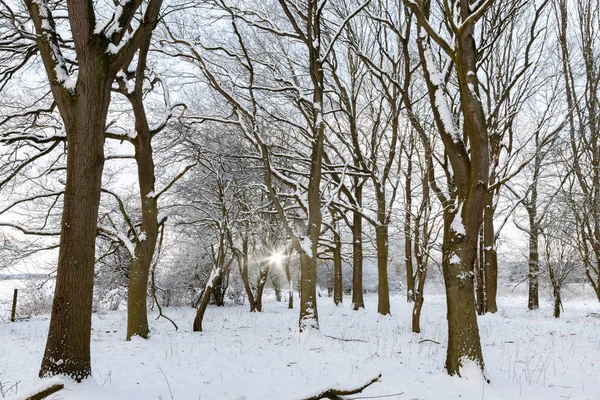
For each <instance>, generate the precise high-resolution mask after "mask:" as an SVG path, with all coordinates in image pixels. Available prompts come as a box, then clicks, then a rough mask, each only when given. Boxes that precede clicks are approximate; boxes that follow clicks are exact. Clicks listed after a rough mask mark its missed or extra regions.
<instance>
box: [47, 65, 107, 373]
mask: <svg viewBox="0 0 600 400" xmlns="http://www.w3.org/2000/svg"><path fill="white" fill-rule="evenodd" d="M84 77H85V78H87V79H86V80H84ZM79 79H80V80H82V82H79V84H78V97H77V98H76V99H75V100H74V106H73V108H74V109H73V111H72V115H66V116H64V117H63V120H64V122H65V127H66V133H67V145H68V148H69V151H68V154H67V180H66V187H65V194H64V209H63V215H62V224H61V236H60V250H59V254H58V268H57V273H56V286H55V289H54V301H53V303H52V315H51V317H50V328H49V331H48V339H47V342H46V350H45V352H44V357H43V360H42V365H41V368H40V373H39V375H40V377H45V376H52V375H61V374H64V375H68V376H70V377H71V378H73V379H75V380H76V381H78V382H80V381H82V380H83V379H85V378H87V377H89V376H90V375H91V364H90V334H91V328H92V297H93V287H94V261H95V245H96V233H97V219H98V207H99V204H100V189H101V184H102V168H103V165H104V129H105V123H106V113H107V108H108V103H109V100H110V84H109V83H107V82H106V77H105V76H103V75H102V74H101V73H99V74H93V75H92V74H80V78H79ZM83 80H84V81H83ZM92 103H93V104H98V106H96V107H90V104H92Z"/></svg>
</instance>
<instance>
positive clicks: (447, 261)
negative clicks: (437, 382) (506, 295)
mask: <svg viewBox="0 0 600 400" xmlns="http://www.w3.org/2000/svg"><path fill="white" fill-rule="evenodd" d="M460 212H461V207H459V210H458V214H456V215H455V214H451V213H446V215H444V239H443V248H442V253H443V255H442V268H443V271H444V283H445V286H446V302H447V308H448V316H447V318H448V350H447V356H446V369H447V370H448V373H449V374H450V375H455V374H458V375H460V369H461V368H462V367H463V365H464V362H465V361H466V360H471V361H474V362H476V363H477V364H478V365H479V366H480V367H481V368H483V355H482V353H481V345H480V343H481V342H480V337H479V327H478V326H477V314H476V312H475V292H474V287H473V263H474V261H475V257H477V236H478V235H476V234H475V235H472V236H474V237H471V238H467V237H466V235H465V234H463V233H462V232H460V231H461V230H462V229H464V228H460V227H462V226H463V224H462V221H460V220H459V222H458V224H454V223H453V222H454V220H455V219H456V218H460V219H462V216H461V213H460ZM462 220H463V221H464V219H462ZM469 239H470V240H469Z"/></svg>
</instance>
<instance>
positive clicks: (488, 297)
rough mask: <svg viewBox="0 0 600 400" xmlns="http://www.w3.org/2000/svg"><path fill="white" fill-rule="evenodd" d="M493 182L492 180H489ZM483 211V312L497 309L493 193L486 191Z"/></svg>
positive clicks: (496, 258)
mask: <svg viewBox="0 0 600 400" xmlns="http://www.w3.org/2000/svg"><path fill="white" fill-rule="evenodd" d="M491 183H493V181H492V182H491ZM485 197H486V202H485V203H486V204H485V208H484V212H483V246H484V247H483V257H484V271H485V274H484V275H485V312H491V313H495V312H496V311H498V306H497V304H496V293H497V291H498V253H497V252H496V243H495V242H496V240H495V237H494V236H495V235H494V234H495V232H494V204H493V203H494V193H493V192H491V191H489V190H488V191H487V193H486V195H485Z"/></svg>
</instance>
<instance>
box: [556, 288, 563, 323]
mask: <svg viewBox="0 0 600 400" xmlns="http://www.w3.org/2000/svg"><path fill="white" fill-rule="evenodd" d="M561 304H562V302H561V299H560V288H558V287H557V288H554V318H560V306H561Z"/></svg>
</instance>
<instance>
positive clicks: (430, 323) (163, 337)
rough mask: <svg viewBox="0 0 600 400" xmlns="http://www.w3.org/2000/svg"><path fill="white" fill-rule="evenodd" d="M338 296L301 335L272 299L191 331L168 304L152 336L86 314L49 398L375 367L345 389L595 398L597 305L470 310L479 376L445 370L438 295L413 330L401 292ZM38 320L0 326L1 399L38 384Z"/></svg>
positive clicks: (205, 387)
mask: <svg viewBox="0 0 600 400" xmlns="http://www.w3.org/2000/svg"><path fill="white" fill-rule="evenodd" d="M295 300H296V301H297V299H295ZM344 300H345V301H346V303H345V304H344V306H343V307H335V306H334V305H333V304H332V302H331V299H330V298H321V299H320V303H319V319H320V324H321V333H311V334H309V335H307V336H305V335H303V336H302V337H299V335H298V329H297V318H298V310H297V308H296V309H294V310H288V309H287V304H286V303H277V302H274V301H269V302H266V304H265V305H264V312H262V313H252V314H251V313H249V312H248V309H247V306H227V307H223V308H221V309H217V308H216V307H214V306H210V307H209V309H208V311H207V313H206V317H205V321H204V329H205V330H204V332H202V333H194V332H191V326H192V320H193V317H194V311H195V310H193V309H191V308H167V309H165V313H166V314H167V315H168V316H169V317H171V318H173V319H174V320H175V321H176V322H177V324H178V325H179V330H178V331H175V329H174V328H173V326H172V325H171V323H169V322H168V321H167V320H165V319H162V318H161V319H159V320H155V319H154V316H156V314H155V313H153V317H152V318H151V326H152V337H151V338H150V339H149V340H142V339H135V340H132V341H130V342H127V341H125V340H124V337H125V325H126V314H125V312H123V311H116V312H107V313H97V314H94V316H93V332H92V365H93V379H89V380H88V381H87V382H85V383H83V384H75V383H73V382H70V381H68V380H64V382H65V389H64V390H62V391H60V392H58V393H57V394H55V395H54V396H51V397H50V399H64V400H75V399H76V400H92V399H93V400H96V399H111V400H114V399H127V400H138V399H139V400H152V399H161V400H225V399H228V400H234V399H235V400H242V399H244V400H295V399H302V398H305V397H307V396H308V395H310V394H313V393H315V392H316V391H318V390H319V389H321V388H323V389H325V388H328V387H331V386H335V385H341V387H356V386H358V385H360V384H361V383H362V382H364V381H367V380H369V379H370V378H372V377H374V376H376V375H377V374H379V373H381V374H382V377H381V379H380V382H376V383H374V384H373V385H371V386H370V387H369V388H367V389H366V390H365V391H364V392H363V393H361V394H358V395H354V396H349V397H348V398H349V399H350V398H351V399H375V398H377V399H386V400H395V399H399V400H400V399H432V400H438V399H459V398H460V399H464V400H475V399H477V400H480V399H516V398H523V399H543V400H549V399H578V400H579V399H580V400H583V399H600V318H599V317H600V315H599V314H598V311H599V305H598V303H597V302H594V301H577V302H574V301H571V302H566V303H565V307H564V308H565V311H564V314H563V316H562V317H561V318H560V319H558V320H557V319H554V318H553V317H552V310H551V307H550V305H549V304H546V303H545V304H543V306H542V308H541V309H540V310H538V311H535V312H527V311H526V308H525V304H526V299H525V298H522V297H512V298H509V297H502V298H500V299H499V308H500V311H499V312H498V313H497V314H495V315H485V316H483V317H480V318H479V328H480V332H481V338H482V344H483V353H484V357H485V362H486V372H487V376H488V377H489V379H490V380H491V383H490V384H488V383H486V382H485V381H484V380H483V378H482V376H481V374H480V373H479V372H478V371H477V368H473V367H470V368H466V369H465V371H464V374H463V375H464V376H463V378H458V377H449V376H448V375H446V374H445V373H444V368H443V367H444V358H445V354H446V342H447V338H446V332H447V328H446V320H445V311H446V307H445V302H444V298H443V296H428V297H427V298H426V303H425V306H424V309H423V315H422V327H423V332H422V333H421V334H413V333H411V329H410V315H411V311H412V309H411V307H410V305H408V304H406V303H405V301H404V299H403V297H401V296H397V297H394V298H393V299H392V304H393V306H392V316H388V317H382V316H379V315H378V314H377V313H376V308H377V307H376V298H375V297H371V296H368V297H367V298H366V300H367V301H366V309H365V310H360V311H358V312H354V311H352V310H351V309H350V305H349V304H348V303H349V299H348V298H347V297H346V298H345V299H344ZM48 320H49V317H48V316H39V317H34V318H32V319H30V320H28V321H22V322H17V323H1V324H0V382H1V385H0V390H1V391H2V395H0V398H2V397H8V398H11V399H13V398H14V399H22V398H25V394H26V392H27V390H28V389H31V388H32V387H34V386H35V385H40V384H42V385H43V384H44V382H43V381H40V380H39V379H37V378H36V375H37V370H38V367H39V363H40V360H41V358H42V353H43V350H44V344H45V339H46V334H47V329H48ZM378 396H379V397H378Z"/></svg>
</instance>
